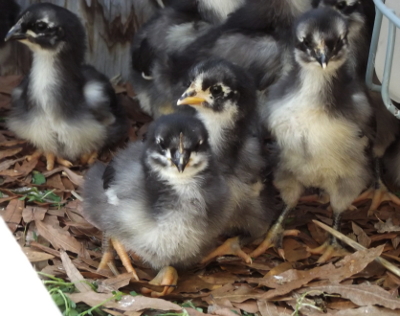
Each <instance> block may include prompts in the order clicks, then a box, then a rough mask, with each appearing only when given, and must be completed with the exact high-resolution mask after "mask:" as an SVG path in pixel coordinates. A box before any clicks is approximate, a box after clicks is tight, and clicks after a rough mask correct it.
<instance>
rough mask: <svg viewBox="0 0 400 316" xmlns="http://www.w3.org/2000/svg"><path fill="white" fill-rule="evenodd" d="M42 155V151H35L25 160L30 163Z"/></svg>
mask: <svg viewBox="0 0 400 316" xmlns="http://www.w3.org/2000/svg"><path fill="white" fill-rule="evenodd" d="M42 155H43V151H41V150H36V151H35V152H34V153H33V154H32V155H29V156H26V160H28V161H31V160H35V159H39V158H40V157H41V156H42Z"/></svg>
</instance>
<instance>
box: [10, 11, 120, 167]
mask: <svg viewBox="0 0 400 316" xmlns="http://www.w3.org/2000/svg"><path fill="white" fill-rule="evenodd" d="M12 39H13V40H18V41H20V42H21V43H23V44H25V45H27V46H28V47H29V49H30V50H31V51H32V53H33V64H32V68H31V70H30V73H29V75H28V76H27V77H26V79H25V80H24V81H23V82H22V83H21V84H20V85H19V86H18V87H17V88H16V89H15V90H14V91H13V94H12V109H11V113H10V116H9V117H8V121H7V126H8V128H9V129H10V130H11V131H13V132H14V133H15V134H16V135H17V136H18V137H20V138H22V139H25V140H27V141H29V142H30V143H32V144H33V145H34V146H35V147H37V149H38V151H37V152H36V153H35V154H33V156H34V157H39V156H40V155H42V154H44V155H45V156H46V159H47V169H48V170H51V169H53V167H54V162H55V160H57V162H58V163H60V164H62V165H64V166H68V167H69V166H71V165H72V163H71V162H70V161H69V160H71V161H74V160H76V159H78V158H80V160H81V163H92V162H93V161H94V160H95V159H96V157H97V152H98V151H99V150H101V149H102V148H104V147H106V146H110V145H113V144H115V143H116V142H117V141H119V140H120V139H121V137H123V136H124V135H125V133H126V132H127V128H128V122H127V119H126V117H125V114H124V111H123V108H122V106H121V105H120V104H119V103H118V100H117V97H116V95H115V93H114V90H113V88H112V86H111V84H110V82H109V81H108V79H107V78H106V77H105V76H104V75H103V74H101V73H99V72H98V71H97V70H96V69H94V68H93V67H92V66H89V65H83V61H84V54H85V48H86V45H85V44H86V40H85V31H84V28H83V25H82V23H81V22H80V21H79V19H78V17H77V16H76V15H75V14H73V13H71V12H70V11H68V10H66V9H64V8H62V7H59V6H56V5H53V4H49V3H41V4H34V5H32V6H30V7H29V8H28V9H26V10H25V11H24V12H23V13H22V14H21V15H20V17H19V19H18V22H17V23H16V24H15V25H14V26H13V27H12V28H11V29H10V31H9V32H8V34H7V36H6V40H12Z"/></svg>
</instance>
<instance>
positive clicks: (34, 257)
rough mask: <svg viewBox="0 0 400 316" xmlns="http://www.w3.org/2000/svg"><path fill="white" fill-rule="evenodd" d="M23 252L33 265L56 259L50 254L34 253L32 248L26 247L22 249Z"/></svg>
mask: <svg viewBox="0 0 400 316" xmlns="http://www.w3.org/2000/svg"><path fill="white" fill-rule="evenodd" d="M22 251H23V252H24V254H25V255H26V256H27V257H28V260H29V261H30V262H32V263H33V262H40V261H46V260H49V259H53V258H54V256H52V255H49V254H48V253H44V252H39V251H34V250H32V248H31V247H24V248H22Z"/></svg>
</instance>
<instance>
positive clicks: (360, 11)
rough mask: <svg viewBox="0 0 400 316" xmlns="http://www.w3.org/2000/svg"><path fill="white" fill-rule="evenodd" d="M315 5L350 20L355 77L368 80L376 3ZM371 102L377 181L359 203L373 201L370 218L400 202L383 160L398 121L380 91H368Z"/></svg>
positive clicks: (356, 0) (320, 0) (321, 1)
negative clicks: (392, 190)
mask: <svg viewBox="0 0 400 316" xmlns="http://www.w3.org/2000/svg"><path fill="white" fill-rule="evenodd" d="M313 6H319V7H331V8H333V9H335V10H336V11H337V12H339V13H340V14H342V15H343V17H345V18H346V19H347V21H348V25H349V32H348V36H347V38H348V45H349V50H350V57H349V59H350V60H351V63H350V65H351V68H352V70H353V72H354V75H355V76H358V77H359V79H360V80H364V78H365V73H366V68H367V62H368V55H369V45H370V42H371V36H372V29H373V23H374V18H375V16H374V14H375V6H374V4H373V1H372V0H364V1H361V0H346V1H343V0H314V1H313ZM368 93H369V96H370V101H371V104H372V106H373V107H374V112H375V121H376V137H375V140H374V144H373V154H374V181H373V183H372V185H371V187H370V188H369V189H368V190H366V191H365V192H363V193H362V194H361V195H360V196H359V197H358V198H357V199H356V200H355V201H356V202H357V201H362V200H365V199H371V200H372V202H371V205H370V207H369V215H372V213H373V211H375V210H376V209H377V208H378V206H379V205H380V204H381V203H382V202H383V201H384V200H387V199H388V196H391V197H393V199H391V200H392V201H393V202H395V203H398V200H397V198H395V196H394V195H392V194H389V192H388V189H387V188H386V186H385V185H384V183H383V182H382V180H381V171H382V157H383V155H384V153H385V151H386V149H387V148H388V147H389V146H390V145H391V144H392V143H393V141H394V140H395V139H396V137H397V135H398V134H399V132H400V130H399V127H400V126H399V122H398V120H397V119H396V118H395V117H394V116H393V115H392V114H391V113H390V112H389V111H388V110H387V109H386V107H385V104H384V103H383V100H382V97H381V94H380V93H379V92H374V91H368Z"/></svg>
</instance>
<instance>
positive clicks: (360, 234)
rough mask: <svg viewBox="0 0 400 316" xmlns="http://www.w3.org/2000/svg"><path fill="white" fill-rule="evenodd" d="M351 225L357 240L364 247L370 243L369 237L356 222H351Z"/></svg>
mask: <svg viewBox="0 0 400 316" xmlns="http://www.w3.org/2000/svg"><path fill="white" fill-rule="evenodd" d="M351 226H352V228H353V232H354V234H355V235H356V236H357V241H358V242H359V243H360V244H361V245H362V246H364V247H365V248H368V247H369V246H370V245H371V238H369V237H368V235H367V234H366V233H365V231H364V230H363V229H362V228H361V227H360V226H358V225H357V224H356V223H354V222H351Z"/></svg>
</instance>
